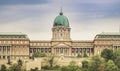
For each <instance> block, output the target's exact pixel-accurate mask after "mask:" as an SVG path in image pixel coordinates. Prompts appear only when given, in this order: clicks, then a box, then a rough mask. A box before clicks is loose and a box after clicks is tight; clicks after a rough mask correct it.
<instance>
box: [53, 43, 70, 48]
mask: <svg viewBox="0 0 120 71" xmlns="http://www.w3.org/2000/svg"><path fill="white" fill-rule="evenodd" d="M53 47H70V45H67V44H64V43H59V44H57V45H55V46H53Z"/></svg>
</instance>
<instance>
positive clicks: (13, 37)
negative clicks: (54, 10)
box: [0, 12, 120, 59]
mask: <svg viewBox="0 0 120 71" xmlns="http://www.w3.org/2000/svg"><path fill="white" fill-rule="evenodd" d="M70 31H71V27H70V24H69V20H68V18H67V17H66V16H64V15H63V12H60V14H59V15H58V16H57V17H56V18H55V20H54V24H53V27H52V39H51V40H49V41H42V40H30V39H29V38H28V36H27V35H26V34H23V33H19V32H17V33H12V32H11V33H0V59H7V58H11V59H18V58H25V59H28V58H29V57H31V55H32V54H33V53H35V52H41V53H45V54H47V55H49V54H52V55H54V56H64V57H75V56H77V55H78V54H80V55H82V56H83V55H84V54H87V56H92V55H96V54H100V53H101V51H102V50H103V49H105V48H110V49H113V50H117V49H118V48H120V32H102V33H101V34H97V35H96V36H95V38H94V39H93V40H84V41H83V40H82V41H81V40H79V41H78V40H76V41H75V40H74V41H73V40H72V39H71V37H70ZM36 36H37V35H36ZM41 37H42V36H41Z"/></svg>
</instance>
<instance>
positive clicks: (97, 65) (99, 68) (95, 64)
mask: <svg viewBox="0 0 120 71" xmlns="http://www.w3.org/2000/svg"><path fill="white" fill-rule="evenodd" d="M89 71H105V61H104V59H103V58H101V57H100V56H99V55H96V56H93V57H92V59H91V60H90V65H89Z"/></svg>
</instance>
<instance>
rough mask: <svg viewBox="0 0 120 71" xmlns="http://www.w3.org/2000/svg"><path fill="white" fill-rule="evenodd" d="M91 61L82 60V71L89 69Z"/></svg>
mask: <svg viewBox="0 0 120 71" xmlns="http://www.w3.org/2000/svg"><path fill="white" fill-rule="evenodd" d="M88 67H89V62H88V61H82V71H88Z"/></svg>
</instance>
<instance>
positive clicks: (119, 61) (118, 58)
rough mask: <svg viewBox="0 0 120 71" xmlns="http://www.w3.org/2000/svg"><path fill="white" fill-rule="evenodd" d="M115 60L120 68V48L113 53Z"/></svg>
mask: <svg viewBox="0 0 120 71" xmlns="http://www.w3.org/2000/svg"><path fill="white" fill-rule="evenodd" d="M113 61H114V63H115V64H116V65H117V66H118V68H119V69H120V49H119V50H116V51H114V53H113Z"/></svg>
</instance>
